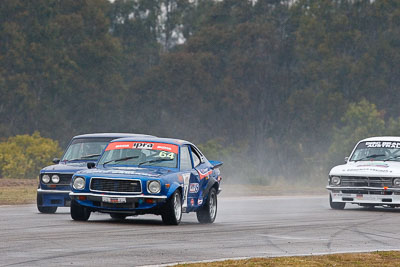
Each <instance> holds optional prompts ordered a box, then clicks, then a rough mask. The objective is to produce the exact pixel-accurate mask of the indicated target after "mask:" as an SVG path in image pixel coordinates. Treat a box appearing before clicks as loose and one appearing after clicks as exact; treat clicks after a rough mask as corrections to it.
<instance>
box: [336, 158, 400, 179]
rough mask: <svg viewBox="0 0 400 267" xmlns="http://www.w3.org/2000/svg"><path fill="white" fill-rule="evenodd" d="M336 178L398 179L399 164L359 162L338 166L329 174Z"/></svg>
mask: <svg viewBox="0 0 400 267" xmlns="http://www.w3.org/2000/svg"><path fill="white" fill-rule="evenodd" d="M329 175H330V176H332V175H337V176H368V177H393V176H396V177H400V162H394V161H359V162H349V163H347V164H344V165H339V166H336V167H334V168H332V170H331V171H330V172H329Z"/></svg>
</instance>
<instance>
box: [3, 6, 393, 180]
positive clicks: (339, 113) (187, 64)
mask: <svg viewBox="0 0 400 267" xmlns="http://www.w3.org/2000/svg"><path fill="white" fill-rule="evenodd" d="M399 66H400V4H399V1H386V0H377V1H368V0H356V1H353V0H345V1H339V0H334V1H332V0H318V1H317V0H299V1H295V2H293V1H289V0H284V1H276V0H265V1H244V0H225V1H213V0H202V1H189V0H151V1H150V0H116V1H114V2H110V1H106V0H64V1H56V0H35V1H33V0H3V1H0V90H1V94H0V95H1V101H0V135H1V136H3V137H8V136H11V135H15V134H24V133H32V132H33V131H35V130H39V131H40V132H41V133H42V134H43V135H44V136H46V137H51V138H54V139H57V140H59V141H61V142H62V143H65V142H66V141H67V140H69V139H70V137H71V136H72V135H74V134H79V133H85V132H107V131H120V132H143V133H149V134H154V135H159V136H171V137H179V138H185V139H189V140H191V141H194V142H195V143H204V144H206V145H205V147H210V146H209V145H210V144H212V143H215V142H217V143H218V146H221V147H222V148H223V149H222V151H221V153H220V154H219V155H218V153H216V152H215V150H213V149H211V150H210V153H212V154H213V155H214V156H215V157H217V158H215V159H221V160H224V161H226V162H227V164H225V167H226V166H232V167H231V169H233V168H234V166H236V167H238V166H243V165H244V166H249V168H251V169H252V172H251V173H250V172H248V173H247V176H248V178H249V179H250V180H253V181H263V180H268V179H272V177H274V178H276V177H285V178H287V179H297V180H300V179H301V178H302V177H309V176H311V175H315V174H318V175H321V176H325V175H326V172H327V168H328V167H329V166H331V165H334V164H338V163H341V162H342V158H343V157H344V156H346V155H341V154H343V153H348V152H346V151H349V150H351V146H352V145H353V142H355V141H354V140H355V139H357V138H362V137H368V136H369V135H375V134H394V135H396V134H397V135H398V134H399V133H400V123H399V121H400V120H399V119H398V118H399V116H400V110H399V109H398V104H397V102H398V99H400V90H399V89H400V88H399V87H400V78H399V77H400V68H399ZM363 107H364V108H366V109H367V110H370V111H371V112H372V113H370V112H359V113H357V114H358V115H357V116H353V115H351V114H355V110H357V109H359V108H361V109H363ZM349 114H350V115H349ZM376 114H379V116H378V117H377V116H376ZM350 118H353V120H351V119H350ZM374 120H378V121H379V123H378V122H376V123H374ZM365 121H367V122H368V123H367V124H365V123H364V122H365ZM382 123H383V124H382ZM378 124H379V125H380V124H382V125H383V126H382V127H381V128H379V129H380V131H379V132H377V129H376V125H378ZM372 126H373V127H372ZM352 127H356V129H354V131H353V129H352ZM355 132H357V134H355ZM346 133H352V134H350V135H349V134H346ZM344 137H346V140H343V143H342V145H343V147H341V148H340V149H339V150H335V149H333V147H336V148H337V147H339V146H340V145H339V144H340V143H341V142H342V141H341V139H343V138H344ZM209 140H212V141H211V142H208V141H209ZM237 147H239V148H240V149H239V150H238V149H236V148H237ZM206 150H207V149H206ZM227 152H229V154H228V153H227ZM206 154H207V151H206ZM218 157H220V158H218ZM239 162H240V163H239ZM242 164H243V165H242ZM321 166H322V167H321ZM227 173H229V174H231V175H230V177H234V176H235V173H236V174H237V177H239V178H230V179H241V177H243V176H246V174H244V173H243V172H236V171H235V170H233V171H232V170H229V171H228V172H227ZM265 183H266V184H268V182H265Z"/></svg>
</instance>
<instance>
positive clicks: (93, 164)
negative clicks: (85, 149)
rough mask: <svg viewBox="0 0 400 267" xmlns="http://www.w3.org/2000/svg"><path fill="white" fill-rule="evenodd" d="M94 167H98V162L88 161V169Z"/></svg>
mask: <svg viewBox="0 0 400 267" xmlns="http://www.w3.org/2000/svg"><path fill="white" fill-rule="evenodd" d="M94 167H96V163H94V162H88V163H87V168H88V169H93V168H94Z"/></svg>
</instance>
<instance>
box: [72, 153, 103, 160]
mask: <svg viewBox="0 0 400 267" xmlns="http://www.w3.org/2000/svg"><path fill="white" fill-rule="evenodd" d="M98 156H100V154H90V155H86V156H83V157H80V158H76V159H67V161H74V160H81V159H88V158H93V157H98Z"/></svg>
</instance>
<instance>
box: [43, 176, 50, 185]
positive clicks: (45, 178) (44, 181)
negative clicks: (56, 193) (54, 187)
mask: <svg viewBox="0 0 400 267" xmlns="http://www.w3.org/2000/svg"><path fill="white" fill-rule="evenodd" d="M42 182H43V183H45V184H48V183H49V182H50V176H48V175H47V174H45V175H43V176H42Z"/></svg>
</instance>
